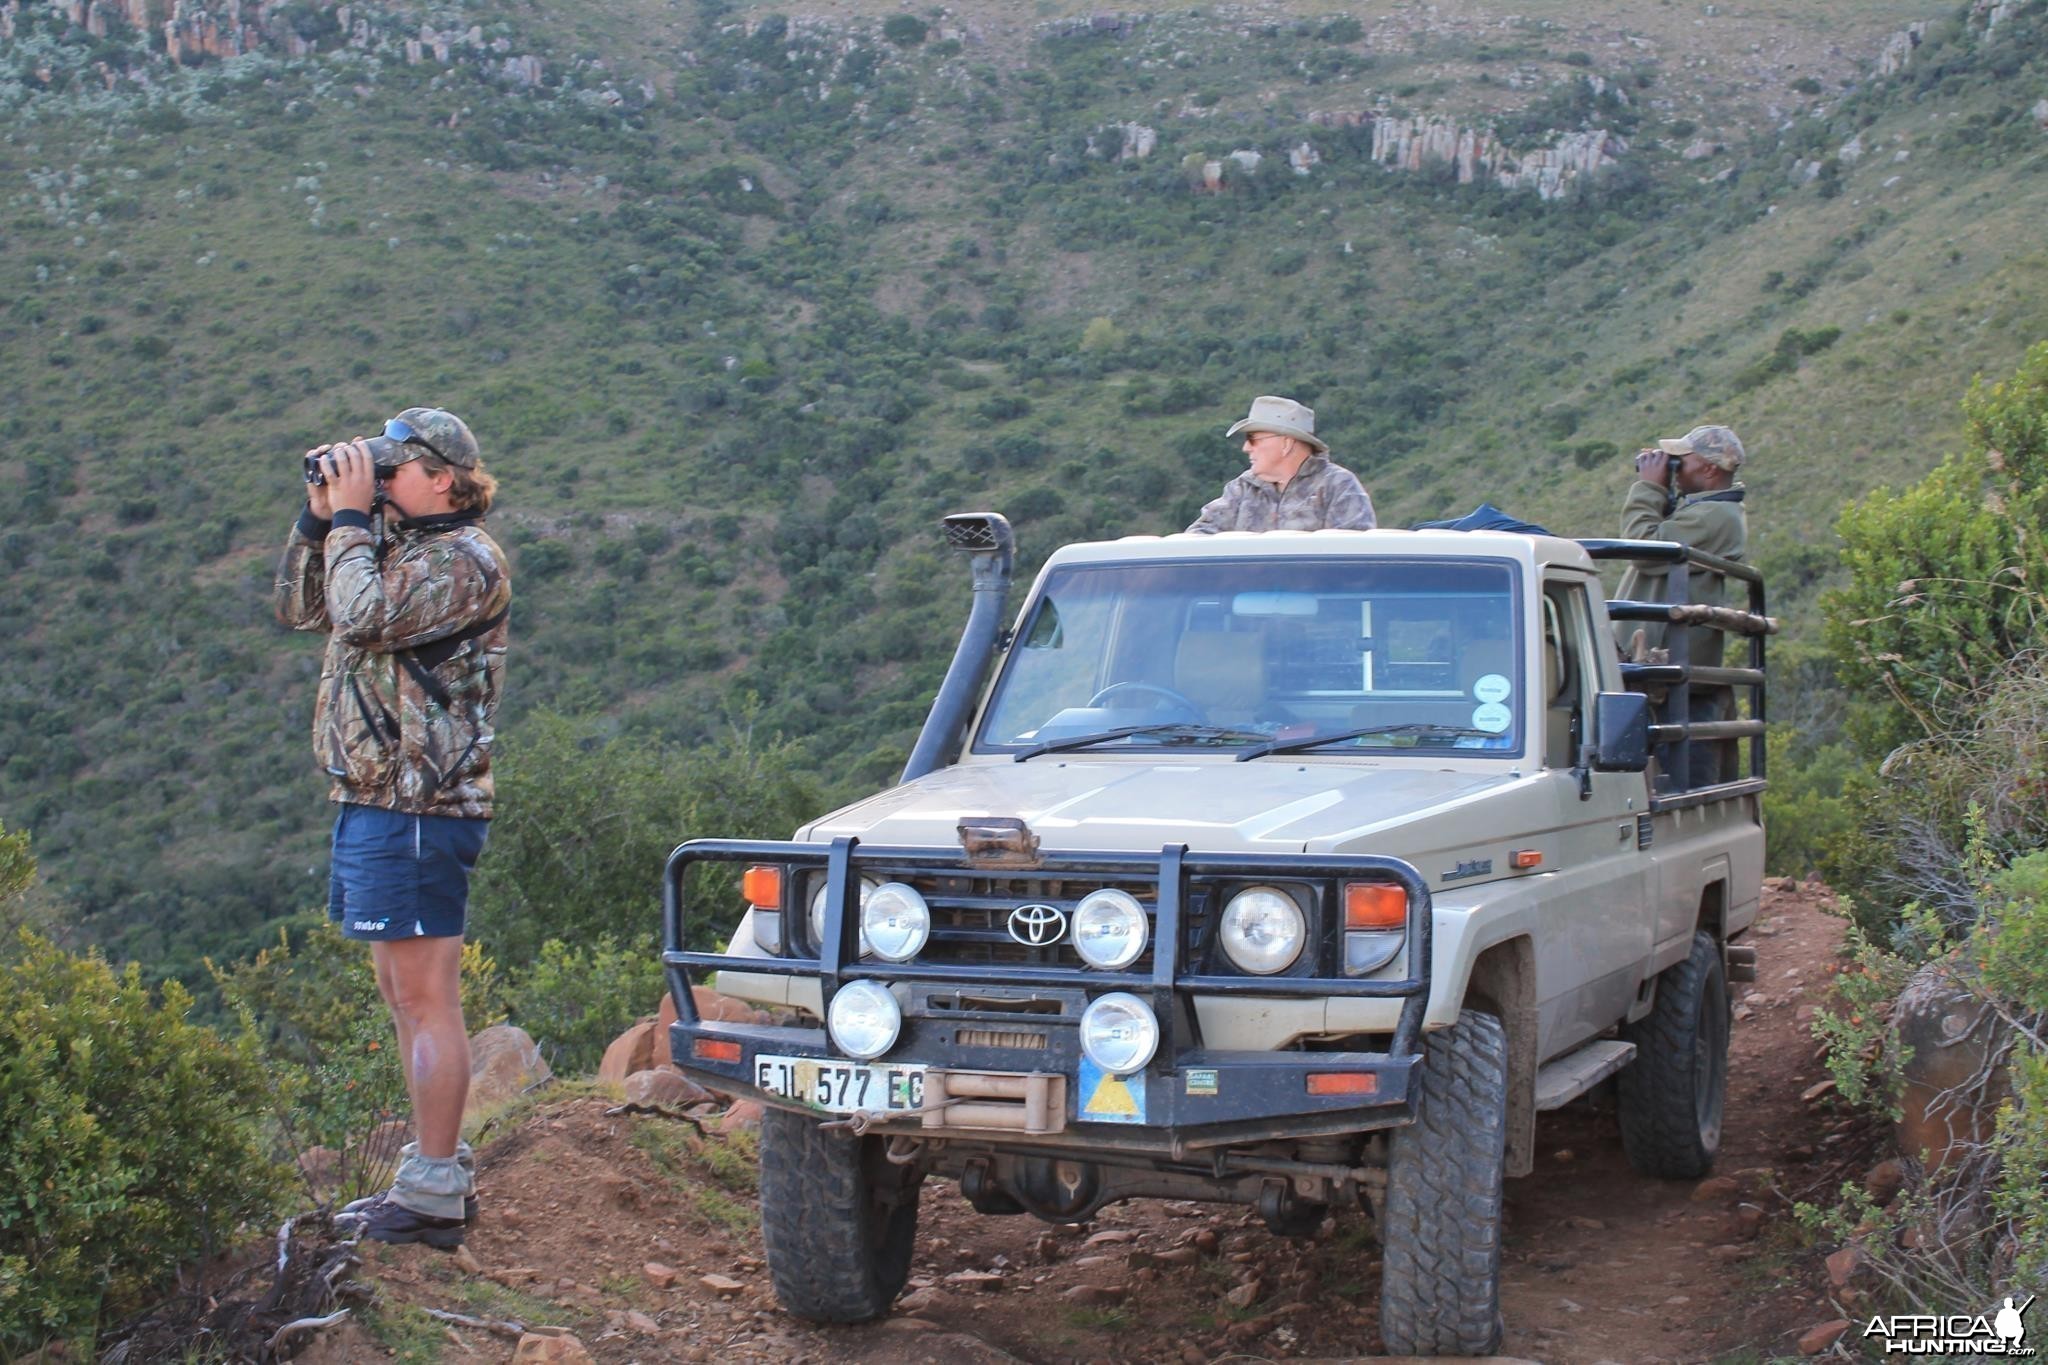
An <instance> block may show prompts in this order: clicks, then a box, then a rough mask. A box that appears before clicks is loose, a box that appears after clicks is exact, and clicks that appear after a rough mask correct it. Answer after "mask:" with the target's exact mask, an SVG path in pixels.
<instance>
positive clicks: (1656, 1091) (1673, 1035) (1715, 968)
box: [1616, 932, 1728, 1180]
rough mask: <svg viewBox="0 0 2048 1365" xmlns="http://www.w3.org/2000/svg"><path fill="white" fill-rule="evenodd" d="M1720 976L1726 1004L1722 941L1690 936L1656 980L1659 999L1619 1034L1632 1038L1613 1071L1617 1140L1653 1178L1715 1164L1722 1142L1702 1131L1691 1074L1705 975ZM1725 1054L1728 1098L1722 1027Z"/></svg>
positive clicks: (1694, 1174) (1702, 1170)
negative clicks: (1630, 1057) (1686, 949)
mask: <svg viewBox="0 0 2048 1365" xmlns="http://www.w3.org/2000/svg"><path fill="white" fill-rule="evenodd" d="M1713 981H1719V982H1720V983H1721V986H1720V992H1719V994H1720V1001H1721V1008H1722V1009H1723V1010H1726V1009H1727V1007H1728V988H1727V983H1726V977H1725V974H1724V972H1723V969H1722V966H1721V945H1720V944H1718V943H1716V942H1715V941H1714V937H1713V935H1712V934H1708V933H1705V932H1701V933H1696V934H1694V935H1693V936H1692V951H1691V952H1690V953H1688V954H1687V955H1686V957H1685V960H1684V961H1683V962H1678V963H1674V964H1673V965H1671V966H1670V967H1667V968H1666V969H1665V970H1664V974H1663V976H1662V977H1661V978H1659V980H1658V982H1657V1003H1656V1004H1655V1005H1653V1006H1652V1007H1651V1009H1650V1013H1649V1014H1647V1015H1646V1016H1644V1017H1643V1018H1642V1019H1641V1020H1639V1021H1638V1022H1636V1023H1634V1024H1631V1025H1629V1027H1628V1028H1627V1029H1626V1030H1624V1032H1623V1036H1624V1037H1625V1038H1627V1039H1628V1040H1629V1041H1630V1042H1632V1043H1634V1044H1635V1045H1636V1057H1635V1060H1634V1061H1633V1062H1630V1063H1629V1064H1628V1065H1627V1066H1626V1067H1624V1068H1622V1071H1621V1074H1620V1075H1619V1076H1618V1077H1617V1078H1616V1099H1617V1100H1618V1106H1617V1107H1618V1109H1619V1111H1620V1118H1621V1146H1622V1150H1623V1151H1624V1152H1625V1153H1627V1155H1628V1162H1629V1165H1631V1166H1633V1167H1634V1168H1635V1169H1636V1171H1637V1172H1638V1173H1639V1174H1642V1175H1646V1176H1650V1177H1652V1178H1654V1179H1658V1180H1695V1179H1698V1178H1699V1177H1700V1176H1703V1175H1705V1174H1706V1173H1707V1172H1708V1171H1710V1170H1712V1169H1713V1167H1714V1157H1715V1155H1716V1154H1717V1152H1718V1151H1719V1148H1720V1139H1719V1134H1718V1132H1717V1133H1716V1135H1715V1140H1714V1142H1713V1143H1712V1145H1708V1144H1707V1143H1705V1142H1703V1141H1702V1140H1701V1138H1700V1131H1699V1129H1700V1125H1699V1118H1698V1109H1697V1104H1698V1100H1699V1097H1698V1095H1697V1094H1696V1093H1695V1089H1696V1087H1695V1080H1694V1076H1693V1050H1694V1048H1695V1046H1696V1045H1697V1043H1698V1034H1699V1012H1700V1006H1701V1004H1702V1001H1703V996H1704V994H1705V993H1706V992H1707V990H1708V986H1709V983H1710V982H1713ZM1720 1033H1721V1040H1722V1047H1723V1056H1722V1058H1721V1065H1720V1068H1719V1075H1720V1080H1721V1087H1722V1091H1723V1097H1722V1100H1721V1102H1722V1103H1724V1104H1725V1102H1726V1090H1727V1084H1728V1062H1727V1056H1726V1051H1725V1050H1726V1046H1727V1038H1728V1030H1727V1028H1726V1026H1725V1022H1724V1026H1723V1027H1722V1029H1721V1031H1720Z"/></svg>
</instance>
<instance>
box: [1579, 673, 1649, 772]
mask: <svg viewBox="0 0 2048 1365" xmlns="http://www.w3.org/2000/svg"><path fill="white" fill-rule="evenodd" d="M1591 766H1592V769H1593V771H1595V772H1601V773H1639V772H1642V771H1644V770H1645V769H1647V768H1648V767H1649V766H1650V699H1649V698H1648V697H1646V696H1644V695H1643V694H1642V693H1640V692H1602V693H1601V694H1600V695H1599V696H1597V697H1595V698H1594V699H1593V745H1592V756H1591Z"/></svg>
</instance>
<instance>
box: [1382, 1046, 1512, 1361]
mask: <svg viewBox="0 0 2048 1365" xmlns="http://www.w3.org/2000/svg"><path fill="white" fill-rule="evenodd" d="M1507 1057H1508V1047H1507V1030H1506V1029H1504V1028H1503V1027H1502V1026H1501V1022H1500V1020H1498V1019H1496V1018H1494V1017H1493V1016H1492V1015H1490V1014H1480V1013H1478V1012H1476V1011H1474V1010H1466V1011H1465V1012H1464V1014H1463V1015H1461V1016H1460V1017H1459V1019H1458V1022H1457V1023H1455V1024H1453V1025H1451V1026H1450V1027H1449V1028H1446V1029H1438V1030H1437V1031H1436V1032H1435V1033H1432V1034H1429V1035H1428V1037H1427V1038H1426V1039H1425V1040H1424V1043H1423V1059H1422V1068H1421V1070H1420V1071H1419V1072H1417V1073H1416V1094H1415V1122H1414V1123H1413V1124H1411V1125H1409V1126H1408V1127H1406V1128H1396V1129H1394V1130H1393V1133H1392V1135H1391V1136H1390V1138H1389V1143H1388V1160H1387V1207H1386V1219H1385V1227H1384V1228H1383V1229H1382V1233H1381V1240H1382V1242H1383V1246H1384V1250H1385V1252H1386V1260H1385V1269H1384V1270H1383V1272H1382V1275H1381V1280H1380V1335H1381V1337H1383V1338H1384V1339H1385V1341H1386V1346H1387V1350H1388V1352H1389V1353H1391V1354H1393V1355H1413V1356H1483V1355H1490V1354H1492V1353H1493V1351H1494V1349H1495V1348H1496V1347H1498V1346H1499V1345H1500V1338H1501V1316H1500V1222H1501V1181H1502V1176H1503V1172H1504V1168H1505V1165H1506V1151H1507V1119H1508V1061H1507Z"/></svg>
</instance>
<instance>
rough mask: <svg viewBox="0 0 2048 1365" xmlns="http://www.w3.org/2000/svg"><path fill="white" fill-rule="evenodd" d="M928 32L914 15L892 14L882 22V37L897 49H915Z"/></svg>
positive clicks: (923, 23)
mask: <svg viewBox="0 0 2048 1365" xmlns="http://www.w3.org/2000/svg"><path fill="white" fill-rule="evenodd" d="M930 31H931V30H930V28H929V27H928V26H927V25H926V24H925V22H924V20H922V19H920V18H918V17H917V16H916V15H914V14H892V15H890V16H889V17H888V18H887V19H884V20H883V21H882V36H883V37H884V38H887V39H888V40H889V41H890V42H892V43H894V44H896V46H898V47H916V46H917V45H918V44H919V43H921V42H923V41H924V39H925V35H926V34H927V33H929V32H930Z"/></svg>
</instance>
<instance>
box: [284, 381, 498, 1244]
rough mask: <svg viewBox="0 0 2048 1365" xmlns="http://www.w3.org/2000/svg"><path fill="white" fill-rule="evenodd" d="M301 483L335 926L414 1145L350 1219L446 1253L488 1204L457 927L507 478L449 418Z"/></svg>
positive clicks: (461, 922) (425, 416)
mask: <svg viewBox="0 0 2048 1365" xmlns="http://www.w3.org/2000/svg"><path fill="white" fill-rule="evenodd" d="M306 480H307V482H306V507H305V510H304V511H302V512H301V513H300V514H299V520H298V525H297V526H295V527H294V528H293V529H292V534H291V538H290V540H289V541H288V542H287V544H286V546H285V552H284V560H283V563H282V564H281V565H280V566H279V569H278V580H277V616H278V619H279V620H280V621H282V622H283V623H284V624H285V625H287V626H290V627H292V628H293V629H295V630H305V631H318V632H320V633H322V634H325V635H326V636H327V651H326V656H325V659H324V661H323V663H322V666H321V670H320V691H319V693H318V695H317V696H316V697H315V699H314V708H313V749H314V754H315V757H316V759H317V761H318V762H319V764H320V766H321V767H322V768H324V769H325V770H326V772H327V774H328V776H329V778H330V780H331V782H332V799H333V800H334V801H335V802H336V803H337V804H338V806H339V807H340V810H339V813H338V816H337V818H336V820H335V823H334V847H333V871H332V873H331V875H330V877H329V881H328V915H329V916H330V917H331V918H332V919H333V920H334V921H335V922H336V923H337V924H338V925H339V926H340V929H341V932H342V933H343V934H344V935H346V936H347V937H349V938H353V939H360V940H364V941H367V942H368V943H369V945H370V958H371V961H372V962H373V963H374V964H375V966H376V971H377V989H378V991H379V992H380V993H381V994H382V995H383V997H384V1002H385V1004H386V1005H387V1006H389V1008H390V1010H391V1019H392V1022H393V1024H394V1025H395V1026H396V1029H397V1032H398V1057H399V1063H400V1066H401V1068H402V1069H403V1071H404V1073H405V1085H406V1091H407V1093H408V1094H409V1095H410V1096H411V1099H412V1108H413V1119H414V1123H415V1127H416V1133H417V1139H418V1140H417V1141H416V1142H414V1143H412V1144H410V1145H408V1146H407V1147H406V1149H405V1151H404V1154H403V1160H402V1161H401V1162H400V1164H399V1167H398V1172H397V1178H396V1180H395V1181H394V1183H393V1184H392V1187H391V1189H390V1190H388V1191H386V1192H385V1193H383V1194H380V1195H377V1196H375V1197H374V1198H371V1199H366V1200H359V1201H357V1203H356V1204H354V1205H351V1206H350V1208H349V1209H348V1210H347V1212H348V1213H350V1214H351V1215H353V1216H354V1218H356V1219H357V1220H359V1221H360V1223H361V1226H362V1232H363V1235H365V1236H367V1237H370V1238H372V1239H374V1240H376V1241H382V1242H426V1243H427V1244H428V1245H430V1246H435V1247H440V1248H442V1249H443V1250H450V1249H453V1248H454V1247H456V1246H459V1245H461V1243H462V1239H463V1231H464V1228H465V1227H466V1225H467V1224H468V1223H469V1222H470V1221H471V1220H472V1219H473V1218H474V1217H475V1204H476V1199H475V1174H474V1172H475V1165H474V1161H473V1159H471V1158H470V1157H469V1154H468V1151H467V1148H466V1146H465V1145H464V1144H463V1143H462V1141H461V1137H462V1133H461V1129H462V1110H463V1105H464V1102H465V1100H466V1099H467V1097H468V1091H469V1033H468V1030H467V1028H466V1027H465V1025H464V1022H463V1018H462V993H461V971H462V935H463V930H464V928H465V922H466V919H467V914H468V907H469V876H470V872H471V870H472V869H473V868H474V867H475V866H476V861H477V858H478V856H479V855H480V854H481V853H482V852H483V847H484V837H485V834H486V832H487V831H488V829H489V823H488V822H489V820H490V818H491V813H492V797H493V782H492V777H491V746H492V742H493V740H494V738H495V736H494V733H493V731H494V729H495V725H494V721H495V719H496V713H497V709H498V698H499V695H500V692H501V690H502V687H503V683H504V670H505V647H506V643H507V639H508V632H507V627H506V616H507V613H508V611H509V609H510V604H511V600H512V580H511V574H510V572H509V570H508V568H507V566H506V562H505V553H504V551H503V550H501V549H500V548H499V547H498V543H497V542H496V541H495V540H493V539H491V537H490V535H489V534H488V533H486V532H485V530H484V528H483V516H484V513H486V512H487V511H489V510H490V506H491V499H492V497H493V495H494V494H495V492H496V489H497V482H496V480H494V479H493V478H492V477H491V476H490V475H489V474H487V473H485V472H484V468H483V460H482V458H481V456H480V453H479V451H478V449H477V443H476V437H475V436H474V435H473V434H471V432H470V429H469V427H468V426H467V425H466V424H465V423H464V422H463V421H462V419H461V418H459V417H457V416H455V415H454V414H453V413H451V412H446V411H443V410H442V409H439V408H407V409H406V410H405V411H403V412H401V413H399V414H398V416H396V417H394V418H392V419H391V420H390V421H389V422H387V423H385V425H384V432H383V434H382V435H381V436H373V437H370V438H368V439H367V440H365V439H361V438H358V439H356V440H354V441H347V442H343V443H340V444H336V445H323V446H318V447H316V448H314V449H313V450H311V451H308V452H307V457H306ZM380 508H381V509H382V510H383V512H384V516H382V517H374V518H373V513H375V512H377V511H378V510H379V509H380ZM387 518H389V519H392V520H394V521H395V526H394V527H393V528H392V529H391V530H390V532H389V534H386V533H385V530H384V521H385V520H386V519H387Z"/></svg>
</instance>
